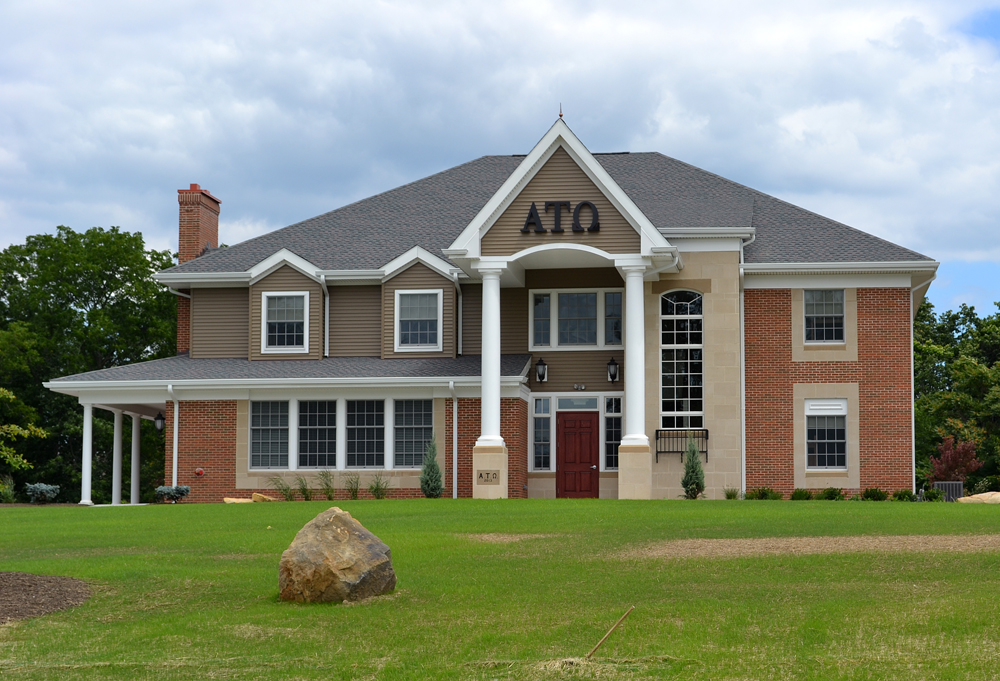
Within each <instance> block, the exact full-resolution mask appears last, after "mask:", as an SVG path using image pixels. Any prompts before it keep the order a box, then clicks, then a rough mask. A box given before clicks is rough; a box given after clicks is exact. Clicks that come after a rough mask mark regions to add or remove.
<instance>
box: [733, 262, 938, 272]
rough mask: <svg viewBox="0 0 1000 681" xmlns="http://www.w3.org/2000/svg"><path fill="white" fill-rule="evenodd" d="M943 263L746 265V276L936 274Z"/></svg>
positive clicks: (743, 267) (744, 267) (744, 268)
mask: <svg viewBox="0 0 1000 681" xmlns="http://www.w3.org/2000/svg"><path fill="white" fill-rule="evenodd" d="M940 264H941V263H939V262H937V261H934V260H903V261H897V262H787V263H784V262H782V263H763V262H755V263H744V264H742V265H740V267H741V269H742V270H743V272H744V273H746V274H898V273H906V274H912V273H916V272H936V271H937V268H938V266H939V265H940Z"/></svg>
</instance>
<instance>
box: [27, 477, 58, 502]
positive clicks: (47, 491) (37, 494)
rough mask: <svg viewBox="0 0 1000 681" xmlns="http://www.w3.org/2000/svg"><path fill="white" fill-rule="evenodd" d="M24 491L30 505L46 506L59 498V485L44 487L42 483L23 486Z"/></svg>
mask: <svg viewBox="0 0 1000 681" xmlns="http://www.w3.org/2000/svg"><path fill="white" fill-rule="evenodd" d="M24 491H25V492H27V493H28V498H29V499H30V500H31V503H33V504H47V503H49V502H50V501H55V500H56V497H57V496H59V485H46V484H45V483H44V482H36V483H35V484H30V483H29V484H27V485H25V486H24Z"/></svg>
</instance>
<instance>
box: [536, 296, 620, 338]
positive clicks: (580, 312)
mask: <svg viewBox="0 0 1000 681" xmlns="http://www.w3.org/2000/svg"><path fill="white" fill-rule="evenodd" d="M528 296H529V299H528V316H529V319H528V347H529V349H530V350H533V351H534V350H538V351H541V350H550V349H551V350H594V349H601V348H615V347H621V346H622V342H623V339H624V326H623V322H624V318H623V307H622V289H619V288H616V289H547V290H531V291H529V292H528Z"/></svg>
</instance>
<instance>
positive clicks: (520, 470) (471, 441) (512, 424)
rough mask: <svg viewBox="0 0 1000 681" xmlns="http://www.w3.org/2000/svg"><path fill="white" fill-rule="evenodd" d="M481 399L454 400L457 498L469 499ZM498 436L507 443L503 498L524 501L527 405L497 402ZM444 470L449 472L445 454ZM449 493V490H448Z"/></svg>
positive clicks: (507, 400) (507, 399)
mask: <svg viewBox="0 0 1000 681" xmlns="http://www.w3.org/2000/svg"><path fill="white" fill-rule="evenodd" d="M448 404H449V406H448V416H447V418H446V424H447V428H448V442H449V443H450V442H451V400H448ZM480 404H481V400H480V399H479V398H478V397H476V398H466V397H463V398H460V399H459V400H458V496H459V497H460V498H463V499H469V498H472V449H473V447H475V446H476V440H478V439H479V433H480V429H481V425H482V421H481V412H480ZM500 435H501V436H502V437H503V439H504V442H505V443H506V444H507V496H508V497H510V498H511V499H527V498H528V490H527V489H526V487H527V484H528V403H527V402H525V401H524V400H522V399H521V398H519V397H505V398H503V399H501V400H500ZM448 456H449V460H448V468H449V470H450V469H451V454H450V452H449V455H448ZM448 490H449V493H450V491H451V488H450V487H449V488H448Z"/></svg>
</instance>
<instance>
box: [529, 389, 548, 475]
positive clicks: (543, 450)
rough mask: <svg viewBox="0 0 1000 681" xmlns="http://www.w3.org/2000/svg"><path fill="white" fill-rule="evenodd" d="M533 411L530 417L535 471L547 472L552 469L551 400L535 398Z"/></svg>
mask: <svg viewBox="0 0 1000 681" xmlns="http://www.w3.org/2000/svg"><path fill="white" fill-rule="evenodd" d="M534 402H535V409H534V412H535V413H534V414H533V415H532V421H531V426H532V428H531V432H532V445H531V446H532V451H533V452H534V465H533V468H534V470H536V471H547V470H551V468H552V454H553V450H552V400H551V399H550V398H548V397H538V398H535V400H534Z"/></svg>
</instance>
